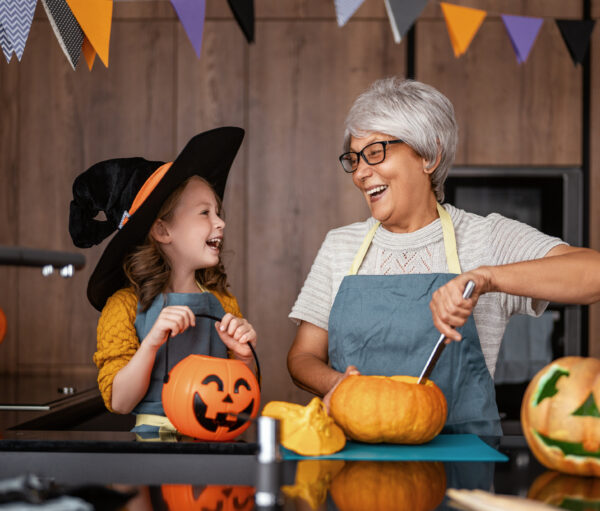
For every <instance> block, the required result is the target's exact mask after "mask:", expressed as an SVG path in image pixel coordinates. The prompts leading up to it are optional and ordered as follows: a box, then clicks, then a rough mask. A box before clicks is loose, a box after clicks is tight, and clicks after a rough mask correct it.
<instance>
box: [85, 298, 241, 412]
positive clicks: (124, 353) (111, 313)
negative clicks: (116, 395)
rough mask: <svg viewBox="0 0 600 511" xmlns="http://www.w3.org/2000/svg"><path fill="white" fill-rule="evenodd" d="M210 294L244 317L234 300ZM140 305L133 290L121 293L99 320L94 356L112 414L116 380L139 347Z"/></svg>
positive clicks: (105, 308) (99, 380) (230, 310)
mask: <svg viewBox="0 0 600 511" xmlns="http://www.w3.org/2000/svg"><path fill="white" fill-rule="evenodd" d="M211 292H212V293H213V294H214V295H215V296H216V297H217V299H218V300H219V302H221V305H222V306H223V309H225V312H229V313H230V314H233V315H234V316H238V317H242V315H241V313H240V308H239V306H238V303H237V300H236V299H235V297H234V296H227V295H225V294H221V293H219V292H217V291H211ZM137 302H138V299H137V296H136V294H135V291H134V290H133V288H131V287H128V288H124V289H120V290H119V291H117V292H116V293H115V294H113V295H112V296H111V297H110V298H109V299H108V300H107V301H106V305H105V306H104V308H103V309H102V314H101V315H100V319H99V320H98V329H97V339H98V350H97V351H96V353H94V363H95V364H96V367H98V386H99V388H100V393H101V394H102V399H104V404H105V405H106V408H108V409H109V410H110V411H111V412H112V411H113V409H112V408H111V406H110V405H111V401H112V384H113V380H114V378H115V376H116V374H117V373H118V372H119V371H120V370H121V369H123V367H125V366H126V365H127V363H128V362H129V361H130V360H131V358H132V357H133V355H134V354H135V352H136V351H137V350H138V348H139V347H140V341H139V339H138V336H137V333H136V331H135V318H136V313H137Z"/></svg>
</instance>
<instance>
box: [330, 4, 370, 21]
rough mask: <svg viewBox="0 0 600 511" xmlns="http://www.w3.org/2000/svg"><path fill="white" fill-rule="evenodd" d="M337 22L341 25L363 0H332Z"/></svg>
mask: <svg viewBox="0 0 600 511" xmlns="http://www.w3.org/2000/svg"><path fill="white" fill-rule="evenodd" d="M334 1H335V13H336V17H337V24H338V26H340V27H343V26H344V25H345V24H346V23H348V20H349V19H350V18H351V17H352V15H353V14H354V13H355V12H356V9H358V8H359V7H360V6H361V5H362V3H363V2H364V1H365V0H334Z"/></svg>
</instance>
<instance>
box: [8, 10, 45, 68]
mask: <svg viewBox="0 0 600 511" xmlns="http://www.w3.org/2000/svg"><path fill="white" fill-rule="evenodd" d="M36 5H37V0H2V1H0V24H1V25H2V28H3V31H4V35H5V37H6V38H7V39H8V41H9V42H10V44H11V46H12V51H14V53H15V54H16V55H17V58H18V59H19V61H20V60H21V57H22V56H23V51H24V50H25V43H26V42H27V37H28V36H29V29H30V28H31V22H32V21H33V13H34V12H35V7H36ZM2 50H3V51H4V55H5V56H6V50H5V48H4V46H3V47H2ZM9 60H10V59H9Z"/></svg>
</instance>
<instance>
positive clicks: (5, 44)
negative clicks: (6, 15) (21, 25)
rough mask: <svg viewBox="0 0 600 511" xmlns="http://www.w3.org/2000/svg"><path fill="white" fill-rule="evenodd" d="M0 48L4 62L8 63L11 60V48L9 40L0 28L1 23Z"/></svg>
mask: <svg viewBox="0 0 600 511" xmlns="http://www.w3.org/2000/svg"><path fill="white" fill-rule="evenodd" d="M0 46H2V53H4V58H5V59H6V62H9V63H10V59H12V54H13V47H12V44H11V43H10V39H9V38H8V36H7V35H6V32H4V28H3V27H2V22H0Z"/></svg>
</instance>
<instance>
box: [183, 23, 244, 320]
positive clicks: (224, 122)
mask: <svg viewBox="0 0 600 511" xmlns="http://www.w3.org/2000/svg"><path fill="white" fill-rule="evenodd" d="M177 48H178V54H177V62H178V63H181V65H177V99H176V101H177V111H176V114H177V147H178V148H181V147H183V145H184V144H185V143H186V142H187V141H188V140H189V139H190V138H191V137H192V136H193V135H195V134H196V133H199V132H201V131H205V130H208V129H212V128H214V127H217V126H239V127H242V128H245V127H246V112H247V104H246V95H247V94H246V91H247V88H248V83H247V60H248V44H247V43H246V40H245V39H244V35H243V34H242V31H241V30H240V29H239V27H238V25H237V23H235V22H234V21H228V20H223V21H207V22H206V23H205V25H204V35H203V42H202V57H201V58H200V59H197V58H196V54H195V53H194V50H193V48H192V45H191V44H190V43H189V41H188V38H187V36H186V34H185V32H184V30H183V28H182V27H181V25H180V24H178V27H177ZM249 140H250V135H249V134H248V133H247V134H246V139H245V140H244V142H243V144H242V147H241V149H240V152H239V153H238V156H237V157H236V160H235V162H234V164H233V167H232V169H231V172H230V174H229V179H228V181H227V190H226V193H225V204H224V210H225V221H226V227H225V251H224V254H223V261H224V263H225V268H226V270H227V276H228V279H229V283H230V285H231V290H232V292H233V293H234V294H235V296H236V297H237V299H238V302H239V303H240V307H241V310H242V313H244V312H245V311H246V304H247V297H246V265H245V263H246V233H247V220H248V211H247V208H246V153H247V150H248V144H249Z"/></svg>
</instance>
